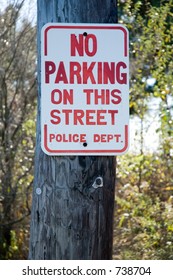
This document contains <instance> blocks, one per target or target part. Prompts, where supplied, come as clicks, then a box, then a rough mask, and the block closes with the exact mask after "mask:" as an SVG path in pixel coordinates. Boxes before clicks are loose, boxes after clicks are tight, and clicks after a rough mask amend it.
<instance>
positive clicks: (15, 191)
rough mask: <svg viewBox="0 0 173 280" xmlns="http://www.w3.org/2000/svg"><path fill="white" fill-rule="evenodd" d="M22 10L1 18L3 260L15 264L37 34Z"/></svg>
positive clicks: (22, 233) (13, 8)
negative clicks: (24, 17) (9, 260)
mask: <svg viewBox="0 0 173 280" xmlns="http://www.w3.org/2000/svg"><path fill="white" fill-rule="evenodd" d="M23 4H24V1H21V2H20V3H19V1H17V2H16V3H15V2H14V3H13V4H11V5H9V6H8V7H6V9H5V11H3V12H1V14H0V154H1V156H0V258H1V259H6V258H13V255H14V253H15V254H17V253H18V254H20V253H19V250H18V249H19V247H22V246H24V245H22V242H23V241H24V239H25V237H26V234H27V228H24V222H25V218H26V217H27V216H28V215H29V214H30V207H29V201H30V188H31V186H32V182H33V175H32V169H33V153H34V151H33V149H34V142H35V135H34V130H35V113H34V112H35V105H36V101H35V95H36V94H35V92H36V89H35V84H36V78H35V68H36V52H35V28H34V27H32V26H31V23H30V22H28V21H27V20H26V19H23V18H22V17H21V14H20V11H21V8H22V6H23ZM19 223H20V224H19ZM24 250H26V248H25V249H24ZM15 256H16V255H15ZM20 258H22V256H20Z"/></svg>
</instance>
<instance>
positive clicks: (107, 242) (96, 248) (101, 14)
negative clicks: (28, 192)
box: [29, 0, 117, 260]
mask: <svg viewBox="0 0 173 280" xmlns="http://www.w3.org/2000/svg"><path fill="white" fill-rule="evenodd" d="M37 5H38V33H37V34H38V119H37V137H36V155H35V187H34V190H33V202H32V215H31V231H30V232H31V234H30V251H29V259H47V260H48V259H50V260H52V259H59V260H61V259H66V260H68V259H78V260H88V259H93V260H95V259H111V258H112V239H113V210H114V188H115V158H114V157H111V156H61V157H56V156H47V155H46V154H44V153H43V152H42V150H41V147H40V31H41V28H42V26H43V25H44V24H46V23H47V22H70V23H113V22H116V6H117V5H116V1H113V0H87V1H86V0H80V1H77V0H59V1H58V0H38V1H37ZM97 177H102V179H103V186H102V181H101V180H99V179H97ZM94 184H96V186H97V188H94V187H93V185H94ZM40 189H41V191H40ZM39 191H40V192H39Z"/></svg>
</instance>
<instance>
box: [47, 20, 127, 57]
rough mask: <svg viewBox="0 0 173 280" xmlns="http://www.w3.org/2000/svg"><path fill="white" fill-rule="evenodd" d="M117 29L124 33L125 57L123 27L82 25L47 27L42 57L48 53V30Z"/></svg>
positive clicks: (125, 41)
mask: <svg viewBox="0 0 173 280" xmlns="http://www.w3.org/2000/svg"><path fill="white" fill-rule="evenodd" d="M56 28H58V29H113V30H116V29H119V30H121V31H122V32H123V33H124V56H125V57H126V56H127V53H128V50H127V30H126V29H125V28H124V27H123V26H116V25H115V26H109V25H108V26H93V25H91V26H90V25H82V26H78V25H70V26H69V25H51V26H48V27H47V28H46V29H45V30H44V55H45V56H46V55H47V53H48V50H47V41H48V39H47V37H48V31H49V30H50V29H56Z"/></svg>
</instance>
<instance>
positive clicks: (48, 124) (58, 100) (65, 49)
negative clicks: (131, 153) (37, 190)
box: [41, 23, 129, 155]
mask: <svg viewBox="0 0 173 280" xmlns="http://www.w3.org/2000/svg"><path fill="white" fill-rule="evenodd" d="M41 47H42V48H41V146H42V149H43V151H44V152H45V153H46V154H48V155H120V154H123V153H125V152H126V150H127V148H128V142H129V133H128V123H129V74H128V73H129V58H128V31H127V29H126V28H125V27H124V26H122V25H118V24H111V25H110V24H104V25H103V24H55V23H49V24H46V25H45V26H44V27H43V29H42V37H41Z"/></svg>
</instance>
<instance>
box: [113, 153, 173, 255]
mask: <svg viewBox="0 0 173 280" xmlns="http://www.w3.org/2000/svg"><path fill="white" fill-rule="evenodd" d="M122 167H123V168H122ZM168 169H169V170H168ZM140 170H142V178H141V174H140ZM117 175H118V178H117V181H118V184H117V191H116V212H115V231H114V233H115V235H114V248H115V258H119V259H167V260H171V259H173V234H172V233H173V226H172V225H173V224H172V221H173V180H172V179H171V178H173V162H172V163H171V165H170V166H169V168H168V166H167V165H165V161H163V158H162V156H161V155H145V156H144V155H143V156H138V155H137V156H135V155H134V154H129V155H126V156H122V157H121V158H119V161H118V174H117ZM139 182H140V184H139Z"/></svg>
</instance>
